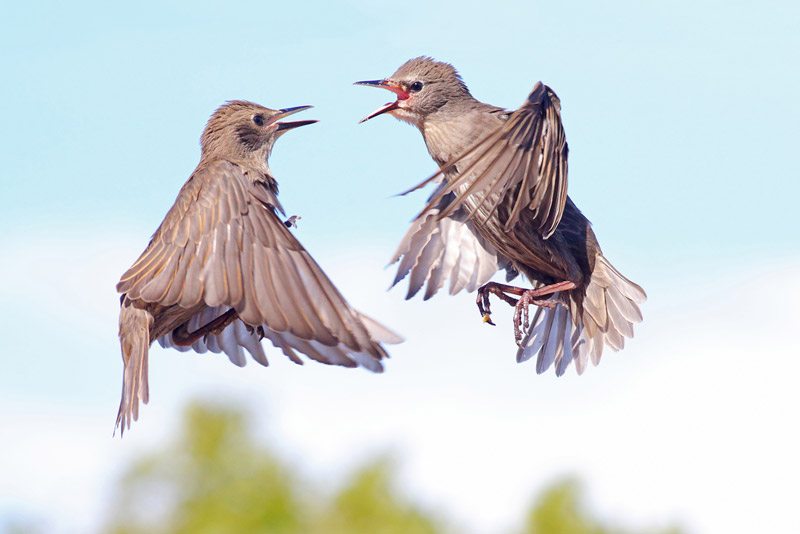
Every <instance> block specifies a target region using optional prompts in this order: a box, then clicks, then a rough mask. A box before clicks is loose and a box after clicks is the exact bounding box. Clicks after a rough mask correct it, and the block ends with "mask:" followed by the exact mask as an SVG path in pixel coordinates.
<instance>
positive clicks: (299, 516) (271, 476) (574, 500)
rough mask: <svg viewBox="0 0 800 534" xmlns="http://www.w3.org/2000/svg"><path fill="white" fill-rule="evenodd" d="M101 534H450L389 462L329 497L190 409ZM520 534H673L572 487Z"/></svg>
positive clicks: (248, 438) (241, 426)
mask: <svg viewBox="0 0 800 534" xmlns="http://www.w3.org/2000/svg"><path fill="white" fill-rule="evenodd" d="M113 502H114V504H113V506H112V507H111V508H110V510H109V517H108V521H107V524H106V528H105V531H106V532H108V533H111V534H140V533H152V534H160V533H170V534H172V533H174V534H228V533H253V534H258V533H271V534H272V533H275V534H296V533H297V534H299V533H303V534H306V533H308V534H349V533H352V534H362V533H363V534H367V533H369V534H401V533H402V534H417V533H419V534H433V533H440V532H459V529H456V528H454V527H453V526H451V525H450V524H449V523H446V522H445V521H444V520H443V518H442V517H440V516H439V515H438V514H437V513H435V512H432V511H430V510H426V509H424V508H422V507H420V506H419V505H417V504H414V503H413V502H412V501H411V500H409V499H407V498H405V497H404V496H403V495H400V494H399V493H398V491H397V490H396V484H395V483H394V468H393V464H392V462H391V461H390V460H388V459H386V458H378V459H376V460H374V461H372V462H370V463H368V464H366V465H365V466H363V467H362V468H361V469H359V470H357V471H356V472H355V473H353V474H352V475H351V476H350V477H349V479H348V480H347V481H345V483H344V484H343V485H342V486H341V487H340V489H339V490H338V491H336V492H335V493H333V494H332V495H331V494H326V493H325V492H321V491H319V490H318V489H317V488H315V487H313V485H310V484H308V483H301V482H300V481H299V479H298V477H297V476H296V475H295V474H294V473H293V472H292V469H291V468H290V467H289V466H287V465H286V464H285V463H284V462H282V461H281V460H280V459H279V458H278V457H276V456H275V455H274V454H273V453H272V452H271V451H270V450H269V449H268V448H266V447H265V446H264V445H262V444H260V443H259V442H258V441H257V440H256V439H255V438H254V436H253V435H252V432H251V430H250V424H249V421H248V418H247V417H246V415H245V414H244V413H243V412H241V411H239V410H236V409H233V408H224V407H220V406H208V405H192V406H190V407H189V408H188V409H187V411H186V416H185V422H184V425H183V428H182V429H181V431H180V434H179V436H178V437H177V439H176V440H175V442H174V443H173V444H171V445H168V446H167V447H165V448H163V449H160V450H159V451H157V452H153V453H150V454H148V455H146V456H144V457H142V458H140V459H138V460H137V461H136V462H134V464H133V465H132V466H131V467H130V468H129V469H128V471H127V473H126V474H125V475H124V476H123V477H122V478H121V480H120V482H119V487H118V489H117V493H116V495H115V499H114V501H113ZM521 532H523V533H525V534H618V533H619V534H633V533H634V532H648V533H650V534H662V533H663V534H667V533H670V534H674V533H677V532H678V531H677V530H675V529H673V530H660V531H658V530H650V531H633V530H621V529H618V528H616V527H611V526H607V525H604V524H603V523H602V522H601V521H599V520H598V519H596V518H594V517H593V516H592V515H591V514H590V513H589V512H588V511H587V510H586V509H585V507H584V506H583V505H582V503H581V495H580V487H579V485H578V483H577V482H576V481H574V480H571V479H568V480H565V481H562V482H559V483H557V484H555V485H554V486H552V487H551V488H549V489H547V490H546V491H545V492H543V493H542V494H541V496H539V498H538V499H537V500H536V503H535V504H534V505H533V506H532V507H531V509H530V511H529V513H528V515H527V519H526V520H525V523H524V527H523V529H522V531H521Z"/></svg>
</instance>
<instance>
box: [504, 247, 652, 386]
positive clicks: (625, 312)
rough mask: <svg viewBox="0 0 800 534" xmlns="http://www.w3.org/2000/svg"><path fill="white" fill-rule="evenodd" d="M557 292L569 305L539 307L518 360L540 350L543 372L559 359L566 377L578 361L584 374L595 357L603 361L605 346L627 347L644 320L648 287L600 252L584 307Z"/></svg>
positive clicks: (538, 367) (559, 370) (538, 362)
mask: <svg viewBox="0 0 800 534" xmlns="http://www.w3.org/2000/svg"><path fill="white" fill-rule="evenodd" d="M568 295H569V294H568V293H566V294H565V293H557V294H556V295H555V296H554V297H553V298H554V299H561V300H562V302H564V304H565V306H556V307H555V308H541V307H540V308H538V309H537V310H536V313H535V314H534V316H533V319H532V321H531V324H530V327H529V329H528V332H527V334H526V335H525V338H524V339H523V340H522V343H521V346H520V348H519V350H518V351H517V361H518V362H523V361H526V360H529V359H530V358H532V357H533V356H534V355H538V357H537V360H536V372H537V373H543V372H545V371H547V369H549V368H550V366H551V365H554V364H555V369H556V375H558V376H561V375H563V374H564V372H565V371H566V370H567V367H569V364H570V362H571V361H572V360H575V369H576V370H577V371H578V374H582V373H583V371H584V370H585V369H586V367H587V364H588V362H589V359H590V358H591V360H592V363H593V364H594V365H597V364H599V363H600V359H601V358H602V356H603V348H604V347H605V346H606V345H608V346H609V347H610V348H611V349H612V350H614V351H617V350H621V349H622V348H623V347H624V346H625V338H626V337H627V338H632V337H633V325H634V324H636V323H639V322H641V321H642V312H641V311H640V310H639V305H640V304H642V303H643V302H644V301H645V300H646V299H647V295H646V294H645V292H644V290H643V289H642V288H641V287H639V286H638V285H637V284H635V283H634V282H632V281H630V280H628V279H627V278H625V276H623V275H622V274H621V273H620V272H619V271H617V270H616V269H615V268H614V266H613V265H611V263H609V262H608V260H607V259H606V258H605V257H604V256H602V255H598V256H597V259H596V262H595V266H594V271H593V272H592V278H591V280H590V281H589V285H588V286H587V288H586V293H585V295H584V298H583V303H582V305H581V306H580V309H579V304H578V303H577V302H576V301H575V300H574V299H570V298H569V297H568Z"/></svg>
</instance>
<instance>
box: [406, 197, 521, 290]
mask: <svg viewBox="0 0 800 534" xmlns="http://www.w3.org/2000/svg"><path fill="white" fill-rule="evenodd" d="M452 197H453V196H452V195H450V196H449V197H446V198H445V199H444V201H443V202H445V201H447V200H450V199H452ZM441 207H444V204H443V205H442V206H440V207H439V208H434V209H432V210H430V211H429V212H427V213H426V214H425V215H424V216H423V217H421V218H418V219H415V220H414V221H413V222H412V223H411V227H410V228H409V229H408V231H407V232H406V235H405V236H404V237H403V240H402V241H401V242H400V245H399V246H398V248H397V251H396V252H395V254H394V257H393V258H392V261H391V263H397V262H398V261H399V262H400V265H399V266H398V268H397V274H396V275H395V277H394V281H393V282H392V287H394V286H395V285H397V284H398V283H399V282H400V281H401V280H402V279H403V278H405V277H406V276H409V275H410V276H409V283H408V293H407V294H406V299H410V298H412V297H413V296H414V295H416V294H417V293H418V292H419V290H420V289H422V286H423V285H426V283H427V286H426V288H425V295H424V299H425V300H428V299H429V298H431V297H432V296H433V295H435V294H436V292H437V291H439V289H441V288H442V287H443V286H444V284H445V282H446V281H447V280H448V279H449V280H450V294H451V295H455V294H456V293H458V292H459V291H461V290H462V289H466V290H467V291H470V292H472V291H475V290H476V289H477V288H478V287H480V286H482V285H483V284H485V283H486V282H488V281H489V280H490V279H491V278H492V276H493V275H494V274H495V273H496V272H497V271H498V269H500V268H505V267H507V266H508V262H507V261H505V260H503V259H502V258H500V257H499V255H498V253H497V252H496V251H495V249H494V247H493V246H491V245H490V244H489V243H486V242H485V241H484V240H483V239H481V238H480V237H479V236H478V234H477V232H476V231H475V229H474V227H473V225H472V223H471V222H465V219H466V214H465V213H464V212H463V211H459V212H456V213H454V214H452V215H451V216H449V217H445V218H440V217H439V212H440V208H441Z"/></svg>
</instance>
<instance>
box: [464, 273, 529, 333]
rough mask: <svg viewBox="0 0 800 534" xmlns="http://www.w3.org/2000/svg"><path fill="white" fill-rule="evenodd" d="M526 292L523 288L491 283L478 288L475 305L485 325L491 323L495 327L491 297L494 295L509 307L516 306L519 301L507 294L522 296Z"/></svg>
mask: <svg viewBox="0 0 800 534" xmlns="http://www.w3.org/2000/svg"><path fill="white" fill-rule="evenodd" d="M524 292H525V290H524V289H522V288H521V287H516V286H509V285H507V284H498V283H497V282H489V283H488V284H484V285H482V286H481V287H480V288H478V295H477V297H476V298H475V304H477V305H478V311H479V312H480V314H481V317H482V318H483V322H484V323H489V324H490V325H492V326H494V323H493V322H492V309H491V305H490V303H489V295H490V294H494V295H497V296H498V297H500V298H501V299H503V300H504V301H505V302H506V303H508V305H509V306H515V305H516V304H517V299H515V298H514V297H509V296H508V295H506V293H511V294H512V295H522V294H523V293H524Z"/></svg>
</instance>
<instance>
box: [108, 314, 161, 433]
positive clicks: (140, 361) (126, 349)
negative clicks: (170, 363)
mask: <svg viewBox="0 0 800 534" xmlns="http://www.w3.org/2000/svg"><path fill="white" fill-rule="evenodd" d="M152 325H153V316H152V314H150V312H148V311H147V310H142V309H139V308H136V307H134V306H133V305H131V304H130V303H129V302H124V303H123V305H122V308H121V309H120V313H119V342H120V347H121V349H122V362H123V364H124V366H125V369H124V374H123V378H122V399H121V400H120V403H119V412H118V413H117V424H116V426H115V427H114V430H115V432H116V429H117V428H119V429H120V436H122V435H123V434H124V433H125V430H126V429H128V428H130V426H131V420H133V421H136V420H137V419H138V418H139V401H141V402H143V403H145V404H147V401H148V397H149V392H148V387H147V352H148V349H149V348H150V328H151V326H152Z"/></svg>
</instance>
